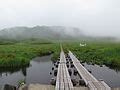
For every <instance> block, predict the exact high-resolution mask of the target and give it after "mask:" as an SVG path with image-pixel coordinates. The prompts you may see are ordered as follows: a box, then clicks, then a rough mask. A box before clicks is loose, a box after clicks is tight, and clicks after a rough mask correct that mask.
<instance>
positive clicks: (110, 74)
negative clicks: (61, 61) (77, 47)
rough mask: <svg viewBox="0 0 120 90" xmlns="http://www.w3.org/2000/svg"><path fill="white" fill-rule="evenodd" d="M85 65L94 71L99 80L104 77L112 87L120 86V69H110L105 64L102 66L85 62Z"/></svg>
mask: <svg viewBox="0 0 120 90" xmlns="http://www.w3.org/2000/svg"><path fill="white" fill-rule="evenodd" d="M84 66H85V67H86V68H87V69H88V70H90V71H91V72H92V75H93V76H95V77H96V78H97V79H98V80H99V79H103V80H104V81H105V82H106V83H107V84H108V85H109V86H110V87H120V71H116V70H114V69H110V68H109V67H106V66H105V65H104V66H103V67H100V66H98V65H88V64H86V63H84Z"/></svg>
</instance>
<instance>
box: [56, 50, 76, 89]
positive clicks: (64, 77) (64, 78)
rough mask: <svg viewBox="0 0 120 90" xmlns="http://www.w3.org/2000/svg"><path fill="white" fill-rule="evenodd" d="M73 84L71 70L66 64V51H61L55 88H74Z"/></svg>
mask: <svg viewBox="0 0 120 90" xmlns="http://www.w3.org/2000/svg"><path fill="white" fill-rule="evenodd" d="M73 89H74V88H73V84H72V82H71V78H70V76H69V72H68V69H67V66H66V58H65V55H64V52H63V51H61V53H60V62H59V66H58V73H57V80H56V88H55V90H73Z"/></svg>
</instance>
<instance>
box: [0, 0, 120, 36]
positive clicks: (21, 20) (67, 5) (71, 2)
mask: <svg viewBox="0 0 120 90" xmlns="http://www.w3.org/2000/svg"><path fill="white" fill-rule="evenodd" d="M36 25H48V26H67V27H69V26H70V27H78V28H80V30H82V31H83V32H84V33H85V34H87V35H91V36H114V37H119V38H120V0H0V29H3V28H9V27H14V26H30V27H32V26H36ZM68 32H69V30H68Z"/></svg>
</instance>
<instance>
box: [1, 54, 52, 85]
mask: <svg viewBox="0 0 120 90" xmlns="http://www.w3.org/2000/svg"><path fill="white" fill-rule="evenodd" d="M51 68H52V62H51V55H48V56H43V57H36V58H34V59H33V60H32V61H31V62H30V65H29V66H27V67H23V68H0V87H1V86H4V85H5V84H9V85H13V86H18V82H19V81H20V80H25V82H26V84H30V83H41V84H50V79H51V77H52V76H51V75H50V74H49V72H50V70H51Z"/></svg>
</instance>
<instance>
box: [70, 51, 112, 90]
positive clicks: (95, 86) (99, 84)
mask: <svg viewBox="0 0 120 90" xmlns="http://www.w3.org/2000/svg"><path fill="white" fill-rule="evenodd" d="M68 54H69V56H70V58H71V60H72V62H73V64H74V66H75V68H76V69H77V71H78V73H79V74H80V75H81V77H82V78H83V80H84V81H85V84H86V86H88V87H89V89H90V90H111V88H110V87H109V86H108V85H107V84H106V83H105V82H104V81H98V80H97V79H96V78H95V77H94V76H93V75H92V74H90V73H89V72H88V71H87V69H86V68H84V67H83V66H82V64H81V63H80V61H79V60H78V59H77V58H76V57H75V56H74V55H73V53H72V52H71V51H69V53H68Z"/></svg>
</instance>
